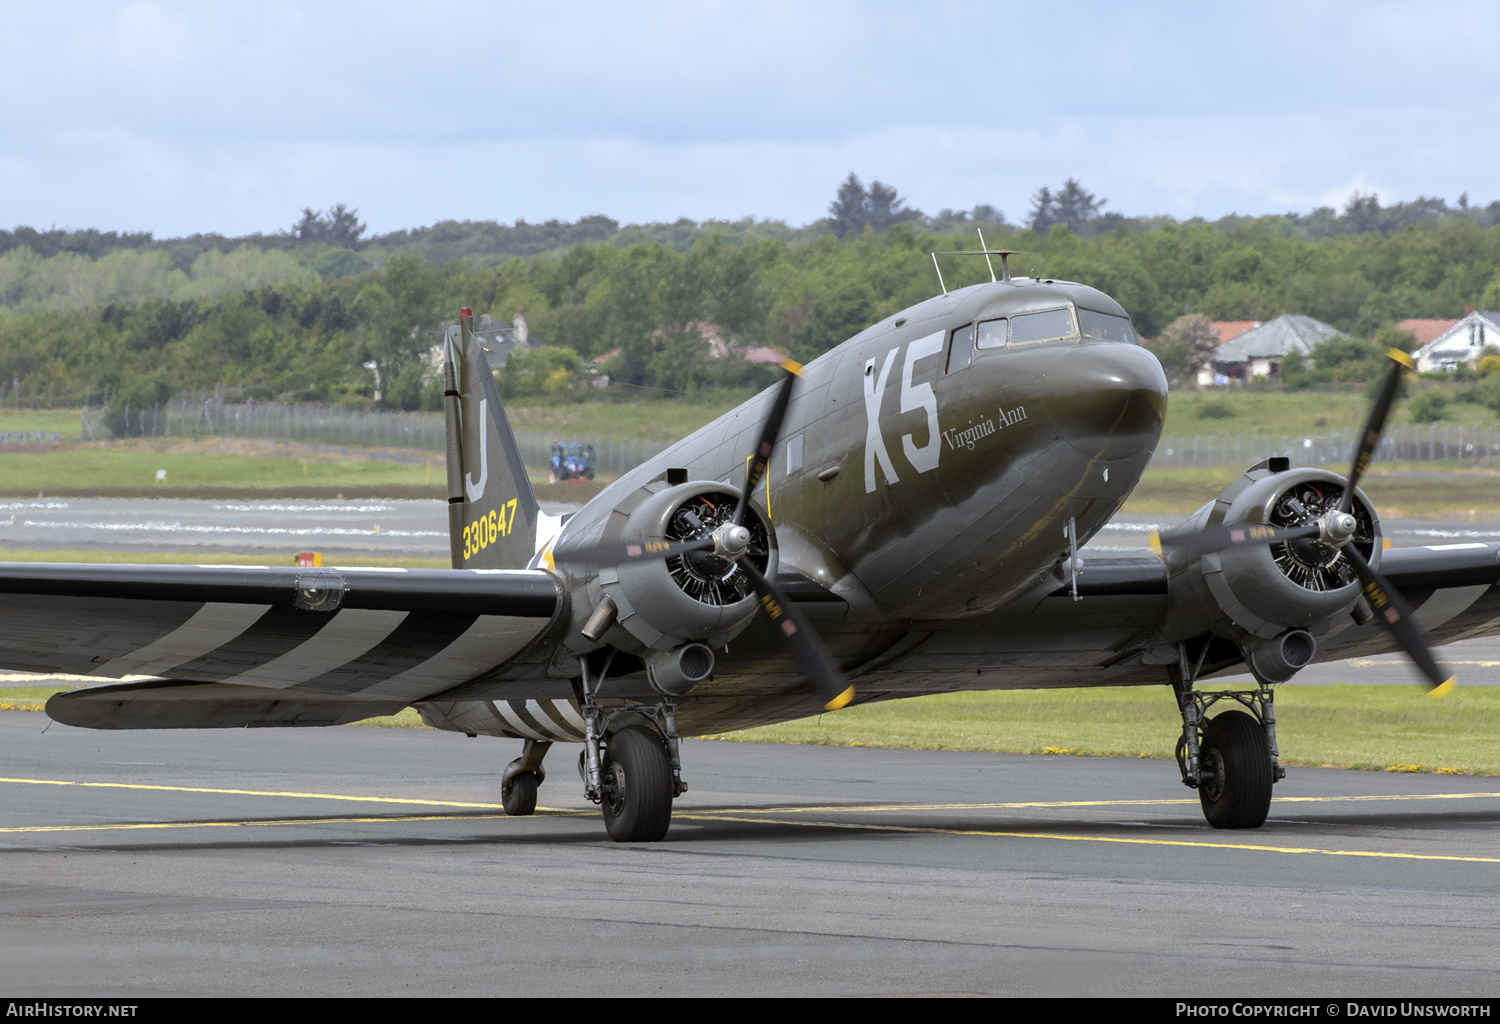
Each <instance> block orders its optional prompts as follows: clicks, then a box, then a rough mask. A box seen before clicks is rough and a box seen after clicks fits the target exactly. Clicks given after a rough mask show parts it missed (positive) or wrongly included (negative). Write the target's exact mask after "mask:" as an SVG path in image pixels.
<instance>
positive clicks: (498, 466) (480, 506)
mask: <svg viewBox="0 0 1500 1024" xmlns="http://www.w3.org/2000/svg"><path fill="white" fill-rule="evenodd" d="M443 408H444V411H445V413H446V414H447V421H448V537H449V543H450V545H451V549H452V559H453V568H455V569H523V568H525V567H526V566H527V564H528V563H529V562H530V561H531V558H532V555H534V554H535V553H536V543H537V529H538V527H539V525H541V524H540V522H539V520H540V518H541V509H540V507H539V506H538V505H537V500H536V492H535V491H533V490H532V489H531V479H530V478H529V477H528V476H527V475H526V466H525V464H524V463H522V461H521V451H520V448H519V447H518V446H517V445H516V436H515V434H513V433H512V432H511V429H510V421H509V420H507V419H506V418H505V406H504V405H503V404H502V403H501V401H500V389H499V388H497V387H495V378H494V377H493V376H492V374H491V372H490V363H489V360H488V359H486V358H485V357H484V350H483V349H482V348H480V346H479V339H478V338H476V337H475V336H474V314H473V312H472V311H471V310H470V309H469V308H468V307H467V306H465V307H464V308H463V310H462V311H461V312H460V315H459V328H458V330H457V331H456V332H454V331H451V330H450V331H449V333H448V335H447V336H446V337H445V338H444V339H443ZM547 518H549V519H550V518H551V517H547Z"/></svg>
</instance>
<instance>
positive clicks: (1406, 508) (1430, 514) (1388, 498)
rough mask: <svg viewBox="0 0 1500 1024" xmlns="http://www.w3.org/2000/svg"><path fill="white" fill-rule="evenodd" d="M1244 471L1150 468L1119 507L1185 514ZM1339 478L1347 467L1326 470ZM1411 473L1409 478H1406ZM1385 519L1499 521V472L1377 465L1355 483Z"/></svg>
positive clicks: (1435, 465) (1146, 512)
mask: <svg viewBox="0 0 1500 1024" xmlns="http://www.w3.org/2000/svg"><path fill="white" fill-rule="evenodd" d="M1246 468H1248V467H1239V466H1206V467H1202V468H1198V469H1150V470H1147V471H1146V473H1145V475H1144V476H1142V477H1141V482H1140V484H1139V485H1137V487H1136V489H1135V490H1134V491H1132V492H1131V495H1130V498H1129V499H1128V500H1127V501H1126V502H1125V505H1124V507H1123V508H1122V509H1121V511H1123V512H1130V513H1135V514H1139V515H1164V514H1175V515H1187V514H1188V513H1190V512H1193V511H1194V510H1196V509H1197V508H1198V507H1199V506H1200V505H1202V504H1203V503H1204V502H1206V501H1211V500H1213V499H1214V498H1216V497H1218V496H1219V494H1220V492H1222V491H1223V490H1224V488H1225V487H1228V486H1229V485H1230V484H1231V483H1233V482H1234V480H1235V479H1236V478H1237V477H1238V476H1239V475H1240V473H1242V472H1243V471H1244V470H1245V469H1246ZM1324 468H1327V469H1331V470H1332V471H1333V472H1335V473H1339V474H1342V473H1344V472H1345V471H1346V468H1347V467H1343V466H1328V467H1324ZM1407 474H1410V475H1407ZM1360 487H1361V488H1362V489H1363V490H1364V491H1365V493H1366V494H1368V495H1369V496H1370V500H1371V501H1373V502H1374V503H1375V507H1376V508H1377V509H1379V510H1380V514H1381V516H1383V517H1385V518H1388V519H1452V520H1458V521H1465V520H1469V521H1475V522H1484V521H1490V522H1493V521H1494V520H1496V519H1500V471H1497V470H1477V469H1462V468H1458V467H1456V466H1450V465H1446V464H1438V463H1388V464H1381V465H1377V466H1376V467H1374V468H1373V469H1371V470H1370V472H1369V473H1368V474H1366V476H1365V477H1364V479H1363V480H1361V481H1360Z"/></svg>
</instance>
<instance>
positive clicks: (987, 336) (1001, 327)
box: [979, 318, 1007, 349]
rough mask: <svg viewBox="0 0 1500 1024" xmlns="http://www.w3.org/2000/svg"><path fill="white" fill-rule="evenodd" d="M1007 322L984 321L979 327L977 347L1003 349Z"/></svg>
mask: <svg viewBox="0 0 1500 1024" xmlns="http://www.w3.org/2000/svg"><path fill="white" fill-rule="evenodd" d="M1006 326H1007V321H1006V320H1005V319H1004V318H1001V319H999V320H985V321H984V322H983V323H981V324H980V325H979V347H980V348H982V349H983V348H1004V347H1005V339H1006Z"/></svg>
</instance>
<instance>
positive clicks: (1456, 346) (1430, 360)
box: [1411, 309, 1500, 373]
mask: <svg viewBox="0 0 1500 1024" xmlns="http://www.w3.org/2000/svg"><path fill="white" fill-rule="evenodd" d="M1488 345H1494V346H1496V347H1497V348H1500V310H1493V309H1489V310H1475V311H1473V312H1471V313H1469V314H1468V315H1466V316H1465V317H1464V318H1463V319H1462V320H1460V321H1458V322H1457V323H1455V324H1454V325H1453V326H1452V327H1450V328H1448V329H1447V330H1446V331H1444V332H1443V333H1442V334H1440V335H1438V336H1437V337H1436V338H1433V339H1432V340H1431V341H1429V342H1428V343H1427V344H1425V345H1423V346H1422V347H1421V348H1418V349H1417V350H1416V351H1415V352H1413V353H1412V354H1411V357H1412V359H1413V360H1414V361H1415V362H1416V364H1417V371H1418V372H1419V373H1435V372H1440V371H1444V370H1452V369H1453V368H1454V367H1456V366H1458V364H1459V363H1464V364H1465V365H1467V366H1469V367H1476V366H1478V365H1479V356H1480V353H1482V352H1483V351H1484V349H1485V347H1486V346H1488Z"/></svg>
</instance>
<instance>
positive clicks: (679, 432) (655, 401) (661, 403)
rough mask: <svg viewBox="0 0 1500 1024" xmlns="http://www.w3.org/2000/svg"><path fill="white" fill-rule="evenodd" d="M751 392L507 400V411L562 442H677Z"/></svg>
mask: <svg viewBox="0 0 1500 1024" xmlns="http://www.w3.org/2000/svg"><path fill="white" fill-rule="evenodd" d="M750 396H751V392H749V391H709V392H702V393H700V394H696V395H684V396H682V397H679V398H651V399H645V400H641V401H634V402H608V401H596V402H569V403H549V404H542V403H536V404H528V403H523V402H517V403H515V404H507V405H506V407H505V411H506V414H507V415H508V416H509V417H510V422H511V426H513V427H514V428H515V429H516V430H518V431H537V432H539V433H546V434H552V435H554V436H556V437H557V438H559V439H561V440H569V439H581V440H592V439H596V438H601V437H626V438H631V439H641V440H646V441H676V440H677V439H678V438H681V437H686V436H687V435H688V434H691V433H692V432H693V431H695V430H697V429H698V428H699V427H701V426H703V425H704V424H706V423H710V422H712V421H713V420H715V419H717V418H718V417H720V416H722V415H724V414H725V413H726V412H728V411H729V410H730V409H733V408H734V407H735V406H737V405H739V404H740V403H741V402H743V401H745V400H746V399H747V398H749V397H750Z"/></svg>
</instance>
